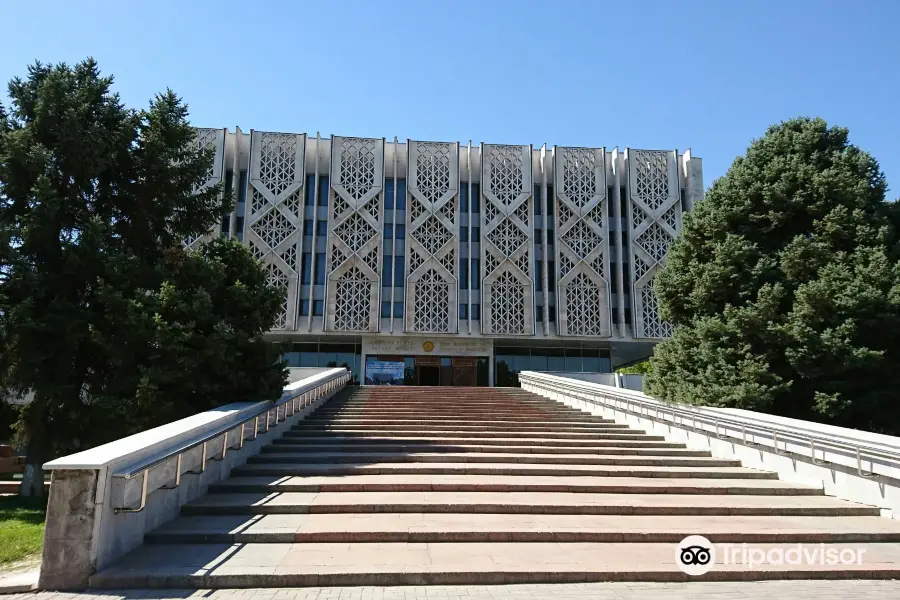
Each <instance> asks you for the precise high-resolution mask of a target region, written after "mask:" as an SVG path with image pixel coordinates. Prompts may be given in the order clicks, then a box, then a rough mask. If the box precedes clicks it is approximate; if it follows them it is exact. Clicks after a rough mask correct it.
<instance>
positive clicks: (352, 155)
mask: <svg viewBox="0 0 900 600" xmlns="http://www.w3.org/2000/svg"><path fill="white" fill-rule="evenodd" d="M330 182H331V191H330V195H331V198H330V201H329V202H328V225H329V228H328V254H327V257H326V258H327V267H328V277H327V280H328V284H327V292H326V302H325V306H326V310H325V329H326V331H357V332H372V333H374V332H377V331H378V307H379V291H380V290H379V288H380V285H379V277H378V271H379V264H380V261H381V238H382V225H383V217H382V211H381V205H382V203H381V192H382V188H383V187H384V139H370V138H352V137H340V136H334V137H333V138H332V139H331V177H330Z"/></svg>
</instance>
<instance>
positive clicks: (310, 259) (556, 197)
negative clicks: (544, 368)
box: [185, 128, 703, 383]
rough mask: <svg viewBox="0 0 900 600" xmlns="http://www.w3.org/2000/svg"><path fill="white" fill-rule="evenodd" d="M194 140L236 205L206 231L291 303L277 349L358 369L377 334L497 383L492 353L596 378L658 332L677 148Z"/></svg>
mask: <svg viewBox="0 0 900 600" xmlns="http://www.w3.org/2000/svg"><path fill="white" fill-rule="evenodd" d="M198 143H199V144H200V145H205V146H210V147H213V148H215V161H216V163H215V165H214V167H213V169H212V170H211V172H210V179H209V181H208V183H207V185H213V184H217V183H220V182H222V183H223V184H224V185H223V188H224V193H226V194H229V195H233V197H234V199H235V201H236V205H235V209H234V211H233V213H232V214H231V215H229V217H228V218H226V219H225V220H224V221H223V223H221V225H220V226H219V227H217V228H216V229H215V230H214V231H212V232H211V233H210V235H228V236H233V237H237V238H238V239H240V240H242V241H243V243H245V244H247V245H248V246H249V247H250V248H251V250H252V251H253V253H254V255H256V256H257V257H258V258H259V259H260V260H261V261H263V262H264V263H265V264H266V267H267V269H268V271H269V276H270V280H271V281H272V282H273V283H277V284H279V285H282V286H284V287H285V288H286V290H287V297H286V300H285V303H284V307H283V312H282V314H281V315H280V317H279V319H278V322H277V323H276V327H275V328H274V329H273V330H272V335H273V336H277V337H279V338H283V339H286V340H289V341H292V342H298V343H303V342H306V341H314V342H317V343H331V342H334V343H350V344H353V345H354V348H355V350H354V352H355V354H356V355H359V356H360V360H359V363H360V365H359V367H358V368H357V369H355V370H356V371H359V370H360V369H362V365H364V364H365V355H366V354H365V350H366V346H367V345H372V344H376V345H377V343H378V340H380V339H383V338H400V339H401V340H404V341H403V342H399V344H400V346H397V352H396V354H397V355H406V356H410V355H421V354H423V350H422V348H423V346H429V345H440V344H443V345H446V344H450V343H451V342H452V341H454V340H459V341H461V342H462V343H464V344H466V343H469V345H470V346H471V347H472V348H476V347H477V348H478V350H477V353H476V355H477V356H481V357H484V358H487V359H488V360H489V362H490V381H491V382H492V383H493V382H494V381H495V378H494V367H495V365H494V355H495V354H500V353H502V352H499V353H498V352H495V349H496V348H498V347H530V348H570V349H580V348H590V349H591V350H592V351H593V350H595V349H599V350H601V357H606V358H608V359H609V360H608V363H604V365H605V367H604V368H603V369H601V370H608V368H610V367H615V366H618V365H619V364H623V363H627V362H631V361H633V360H635V359H638V358H642V357H644V356H647V355H649V353H650V350H651V348H652V345H653V343H655V342H656V341H658V340H659V339H662V338H665V337H667V336H668V335H669V334H670V327H669V325H668V324H667V323H665V322H663V321H662V320H661V319H660V318H659V315H658V307H657V305H656V301H655V298H654V296H653V294H652V291H651V286H652V282H653V279H654V277H655V275H656V273H657V272H658V270H659V269H660V268H661V267H662V265H664V263H665V259H666V255H667V252H668V248H669V245H670V244H671V242H672V241H673V240H674V238H675V236H676V235H677V234H678V232H679V231H680V229H681V220H682V215H683V213H685V212H687V211H689V210H690V209H691V208H692V207H693V205H694V204H695V203H696V202H698V201H699V200H701V199H702V197H703V170H702V163H701V160H700V159H699V158H698V157H695V156H693V155H692V153H691V151H690V150H686V151H684V152H683V153H679V152H678V151H676V150H637V149H632V148H626V149H624V150H620V149H618V148H614V149H612V150H611V151H609V150H607V149H606V148H603V147H597V148H571V147H560V146H547V145H542V146H541V147H540V148H535V147H533V146H531V145H500V144H486V143H482V144H478V145H473V144H472V143H471V142H469V143H466V144H461V143H458V142H425V141H416V140H406V141H405V142H401V141H400V140H398V139H397V138H396V137H395V138H393V141H386V140H385V139H384V138H358V137H343V136H332V137H331V138H323V137H321V136H320V135H319V134H316V135H315V136H311V135H307V134H304V133H272V132H262V131H255V130H251V131H250V133H244V132H242V131H241V129H240V128H236V129H235V131H234V132H231V131H228V130H226V129H199V130H198ZM200 241H201V240H200V239H188V240H185V244H186V245H187V246H189V247H195V246H196V245H197V244H198V243H200ZM395 346H396V344H395ZM429 353H431V354H432V355H434V353H433V351H425V354H429ZM454 356H456V355H454ZM460 356H462V355H460ZM295 366H307V365H299V364H298V365H295ZM313 366H316V365H313ZM318 366H324V365H318ZM350 366H351V368H352V367H353V366H352V365H350ZM590 368H591V369H593V368H594V366H593V363H592V365H591V367H590ZM586 370H587V369H586ZM355 374H356V375H359V373H358V372H356V373H355Z"/></svg>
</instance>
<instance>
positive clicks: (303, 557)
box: [89, 542, 900, 589]
mask: <svg viewBox="0 0 900 600" xmlns="http://www.w3.org/2000/svg"><path fill="white" fill-rule="evenodd" d="M794 547H795V546H785V545H780V546H779V545H761V546H760V549H762V550H763V551H768V550H770V549H781V550H782V552H783V551H784V550H787V549H791V548H794ZM845 548H846V546H845V545H842V544H840V543H827V544H824V545H822V546H819V545H816V547H815V548H814V549H819V550H821V551H822V552H823V553H825V552H828V551H833V552H835V553H839V552H840V551H841V550H843V549H845ZM739 549H740V547H738V550H739ZM855 549H858V550H859V551H862V554H861V555H858V554H854V555H853V556H850V555H848V556H847V558H848V559H849V563H850V564H842V563H839V564H838V565H837V566H835V565H831V564H827V563H826V562H825V561H824V560H823V561H822V562H823V563H824V564H819V562H818V561H814V562H813V564H800V565H797V564H780V565H772V564H763V565H756V566H755V567H753V568H750V567H748V566H747V565H745V564H728V565H725V564H721V565H720V564H717V565H716V567H715V568H713V569H712V570H711V571H710V572H709V573H707V574H706V575H703V576H701V577H691V576H689V575H686V574H683V573H682V572H681V571H679V570H678V569H677V568H676V567H675V564H674V561H675V552H674V549H673V547H672V544H671V543H652V544H651V543H648V544H631V543H621V542H620V543H610V544H607V543H557V542H549V543H505V542H494V543H435V544H432V543H416V544H408V543H377V544H367V543H356V542H354V543H349V544H346V543H332V544H307V543H293V544H291V543H284V544H255V543H248V544H243V545H241V546H238V547H235V546H233V545H232V544H230V543H218V544H160V545H153V544H148V545H145V546H142V547H141V548H139V549H137V550H136V551H134V552H133V553H131V554H130V555H128V556H127V557H125V558H124V559H123V560H122V561H120V562H119V563H118V564H116V565H115V566H113V567H110V568H107V569H104V570H103V571H101V572H100V573H97V574H96V575H93V576H92V577H91V578H90V581H89V585H90V587H92V588H101V589H124V588H130V587H141V588H199V589H215V588H247V587H282V588H288V587H306V586H374V585H392V586H393V585H465V584H471V585H476V584H514V583H551V582H556V583H559V582H587V581H687V580H700V581H704V580H706V581H710V580H737V581H745V580H766V579H895V578H898V577H900V564H898V563H900V545H898V544H896V543H882V544H878V543H870V544H859V546H858V547H855ZM822 556H827V554H823V555H822ZM857 556H861V558H862V560H861V561H859V562H857V561H856V557H857ZM173 565H178V566H177V567H175V566H173Z"/></svg>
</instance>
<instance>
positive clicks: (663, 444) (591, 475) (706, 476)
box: [91, 387, 900, 588]
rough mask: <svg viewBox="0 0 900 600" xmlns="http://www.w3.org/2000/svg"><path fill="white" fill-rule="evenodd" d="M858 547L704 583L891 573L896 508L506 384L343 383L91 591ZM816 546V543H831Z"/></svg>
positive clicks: (497, 571)
mask: <svg viewBox="0 0 900 600" xmlns="http://www.w3.org/2000/svg"><path fill="white" fill-rule="evenodd" d="M689 535H702V536H705V537H707V538H709V539H710V540H711V541H712V542H713V543H715V544H724V543H732V544H735V545H738V546H739V545H740V544H743V543H748V544H753V545H754V547H757V548H764V549H766V548H774V547H784V545H785V544H796V543H798V542H802V543H806V544H814V545H815V547H818V548H822V549H823V550H826V549H830V548H834V549H843V548H847V547H851V548H856V549H864V550H865V551H866V553H865V555H864V557H865V560H864V562H863V564H861V565H859V564H850V565H844V564H839V565H837V566H834V565H826V564H823V565H817V564H813V565H782V566H778V565H768V566H760V567H757V568H756V569H754V570H748V569H746V567H742V566H741V565H730V566H729V565H721V566H718V565H717V567H716V568H715V569H714V570H713V571H711V572H710V573H708V574H707V575H705V576H704V577H705V578H708V579H713V578H715V579H760V578H784V577H792V578H820V577H844V578H851V577H858V578H872V577H896V576H898V575H900V570H898V569H897V567H896V565H897V562H898V561H900V543H898V542H900V522H898V521H895V520H890V519H886V518H883V517H880V516H879V510H878V509H877V508H873V507H869V506H863V505H859V504H852V503H849V502H845V501H841V500H837V499H834V498H831V497H826V496H824V495H823V494H822V492H821V490H818V489H814V488H810V487H804V486H799V485H792V484H788V483H785V482H782V481H779V480H778V479H777V478H776V476H775V474H773V473H767V472H761V471H754V470H750V469H746V468H743V467H741V465H740V464H739V463H738V462H737V461H734V460H725V459H719V458H711V457H710V455H709V453H708V452H705V451H702V450H689V449H686V448H685V447H684V446H683V445H681V444H677V443H671V442H667V441H665V439H664V438H663V437H661V436H653V435H647V434H645V433H644V432H641V431H636V430H634V429H630V428H628V427H627V426H625V425H621V424H616V423H614V422H612V421H610V420H607V419H602V418H599V417H594V416H591V415H589V414H587V413H585V412H581V411H578V410H574V409H571V408H568V407H566V406H564V405H563V404H560V403H557V402H554V401H551V400H548V399H545V398H542V397H540V396H536V395H534V394H530V393H527V392H523V391H521V390H518V389H502V388H415V387H364V388H348V389H347V390H345V391H344V392H342V393H341V394H340V395H339V396H337V397H335V398H334V399H332V400H331V401H329V402H328V403H326V404H325V405H323V407H322V408H320V409H319V410H318V411H317V412H315V413H314V414H313V415H312V416H311V417H309V418H307V419H306V420H304V421H302V422H300V424H299V425H298V426H296V427H294V428H293V429H292V430H290V431H287V432H286V433H285V435H284V436H283V437H282V438H281V439H278V440H276V442H275V443H274V444H272V445H270V446H268V447H265V448H264V449H263V452H262V453H261V454H259V455H258V456H254V457H251V458H250V459H249V461H248V463H247V464H246V465H245V466H242V467H238V468H236V469H234V470H233V471H232V476H231V478H230V479H228V480H226V481H223V482H221V483H220V484H218V485H216V486H214V487H213V488H212V489H211V490H210V493H209V494H207V495H206V496H205V497H202V498H200V499H199V500H198V501H196V502H193V503H191V504H189V505H186V506H185V507H184V508H183V511H182V516H180V517H179V518H177V519H175V520H174V521H171V522H169V523H167V524H165V525H163V526H162V527H160V528H159V529H157V530H155V531H153V532H151V533H150V534H148V535H147V536H146V539H145V544H144V546H142V547H141V548H139V549H138V550H136V551H135V552H133V553H132V554H130V555H128V556H126V557H125V558H124V559H122V560H121V561H120V562H119V563H118V564H116V565H114V566H113V567H111V568H109V569H106V570H104V571H102V572H100V573H98V574H97V575H94V576H93V578H92V579H91V585H92V587H107V588H127V587H147V586H151V587H187V588H192V587H198V588H220V587H266V586H278V587H286V586H307V585H393V584H396V585H400V584H404V585H409V584H417V585H422V584H486V583H513V582H565V581H604V580H645V581H650V580H656V581H659V580H683V579H686V578H688V576H687V575H684V574H682V573H681V571H679V570H678V568H677V566H676V562H675V560H676V547H677V546H676V544H677V543H678V542H680V541H681V540H682V539H683V538H685V537H686V536H689ZM820 543H821V544H824V545H823V546H819V544H820Z"/></svg>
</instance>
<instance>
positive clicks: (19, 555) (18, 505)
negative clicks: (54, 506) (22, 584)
mask: <svg viewBox="0 0 900 600" xmlns="http://www.w3.org/2000/svg"><path fill="white" fill-rule="evenodd" d="M46 513H47V500H46V499H45V498H37V499H36V498H19V497H18V496H0V565H6V564H9V563H13V562H18V561H20V560H25V559H27V558H31V557H34V556H36V555H37V554H39V553H40V551H41V549H42V548H43V546H44V518H45V516H46Z"/></svg>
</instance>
